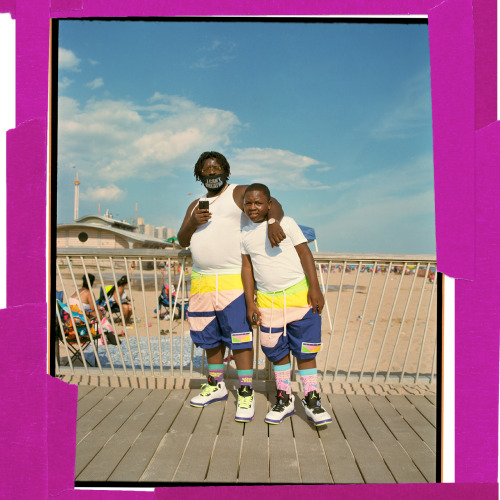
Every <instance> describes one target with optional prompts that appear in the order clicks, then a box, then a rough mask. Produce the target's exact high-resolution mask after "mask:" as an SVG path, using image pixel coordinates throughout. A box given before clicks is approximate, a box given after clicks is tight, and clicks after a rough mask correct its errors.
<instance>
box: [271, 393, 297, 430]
mask: <svg viewBox="0 0 500 500" xmlns="http://www.w3.org/2000/svg"><path fill="white" fill-rule="evenodd" d="M294 402H295V398H294V396H293V395H292V394H287V393H286V392H285V391H283V390H278V392H277V394H276V404H275V405H274V406H273V407H272V408H271V411H270V412H269V413H268V414H267V415H266V418H265V419H264V421H265V422H266V423H268V424H281V422H283V420H285V418H287V417H291V416H292V415H293V413H294V411H295V409H294V406H293V404H294Z"/></svg>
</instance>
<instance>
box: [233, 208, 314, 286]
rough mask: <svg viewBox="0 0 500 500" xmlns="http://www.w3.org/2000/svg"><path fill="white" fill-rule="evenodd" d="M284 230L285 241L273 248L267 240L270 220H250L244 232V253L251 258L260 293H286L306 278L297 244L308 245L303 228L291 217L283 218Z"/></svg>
mask: <svg viewBox="0 0 500 500" xmlns="http://www.w3.org/2000/svg"><path fill="white" fill-rule="evenodd" d="M281 227H282V229H283V231H284V232H285V234H286V238H285V239H284V240H283V241H282V242H281V243H280V244H279V246H278V247H271V242H270V241H269V238H268V237H267V221H264V222H260V223H258V224H255V223H254V222H252V221H250V222H249V223H248V224H247V225H246V226H244V227H243V229H242V231H241V253H243V254H246V255H249V256H250V258H251V259H252V265H253V273H254V278H255V281H256V283H257V290H260V291H261V292H266V293H271V292H278V291H281V290H285V289H286V288H289V287H291V286H292V285H295V284H297V283H298V282H299V281H301V280H302V279H304V276H305V275H304V269H303V268H302V264H301V263H300V258H299V255H298V254H297V250H295V246H296V245H300V244H301V243H305V242H307V239H306V237H305V236H304V234H303V233H302V231H301V229H300V227H299V226H298V225H297V223H296V222H295V221H294V220H293V219H292V218H291V217H286V216H285V217H283V220H282V221H281Z"/></svg>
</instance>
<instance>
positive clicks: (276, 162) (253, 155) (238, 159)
mask: <svg viewBox="0 0 500 500" xmlns="http://www.w3.org/2000/svg"><path fill="white" fill-rule="evenodd" d="M230 163H231V165H232V168H231V171H232V174H231V175H232V176H234V177H245V178H248V176H249V174H251V176H252V179H253V180H254V181H255V182H262V183H264V184H270V185H272V186H276V187H278V186H279V188H280V189H328V188H329V186H327V185H324V184H323V183H322V182H320V181H318V180H312V179H311V178H310V177H308V175H307V174H308V173H309V172H310V170H311V167H316V166H318V165H320V163H319V162H318V161H317V160H314V159H313V158H309V157H308V156H301V155H298V154H296V153H293V152H291V151H283V150H281V149H272V148H247V149H235V150H234V152H233V155H232V156H231V162H230ZM233 167H234V168H233Z"/></svg>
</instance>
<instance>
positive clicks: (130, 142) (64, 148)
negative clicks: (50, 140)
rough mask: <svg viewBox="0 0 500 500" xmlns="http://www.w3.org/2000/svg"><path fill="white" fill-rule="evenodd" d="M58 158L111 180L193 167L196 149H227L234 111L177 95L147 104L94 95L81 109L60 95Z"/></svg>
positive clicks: (234, 124)
mask: <svg viewBox="0 0 500 500" xmlns="http://www.w3.org/2000/svg"><path fill="white" fill-rule="evenodd" d="M59 110H60V119H59V127H58V130H59V136H58V148H59V158H58V160H59V163H60V165H61V166H64V165H65V164H66V165H69V164H72V163H75V164H77V165H78V168H79V169H80V168H81V167H83V168H85V169H86V170H87V171H89V172H92V174H93V175H95V176H98V177H100V178H102V179H107V180H109V181H116V180H117V179H126V178H134V177H141V178H155V179H156V178H162V177H165V176H169V175H170V176H171V175H176V172H177V170H178V169H192V168H193V158H197V157H198V155H199V154H200V151H204V150H212V149H217V148H219V149H221V148H227V146H228V145H229V144H230V142H231V141H230V137H231V135H232V134H233V133H234V132H235V130H236V129H237V128H238V127H239V125H240V124H239V121H238V118H237V117H236V115H234V113H231V112H230V111H225V110H220V109H216V108H207V107H201V106H198V105H196V104H195V103H193V102H191V101H189V100H187V99H183V98H179V97H176V96H165V95H161V94H155V95H154V96H153V98H152V99H151V100H150V103H149V104H148V105H145V106H138V105H136V104H134V103H132V102H129V101H112V100H99V101H98V100H92V101H89V102H87V104H86V105H85V106H84V107H83V108H82V107H81V106H80V105H79V103H78V102H77V101H76V100H74V99H71V98H67V97H61V98H60V99H59Z"/></svg>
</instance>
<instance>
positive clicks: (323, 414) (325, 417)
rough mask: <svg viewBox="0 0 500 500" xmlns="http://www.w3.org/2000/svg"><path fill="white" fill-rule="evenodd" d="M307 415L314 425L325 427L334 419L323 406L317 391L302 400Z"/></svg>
mask: <svg viewBox="0 0 500 500" xmlns="http://www.w3.org/2000/svg"><path fill="white" fill-rule="evenodd" d="M302 404H303V405H304V409H305V410H306V415H307V418H308V419H309V420H312V422H313V423H314V425H316V426H318V425H325V424H328V423H329V422H331V421H332V417H330V415H329V414H328V412H327V411H326V410H325V409H324V408H323V407H322V406H321V401H320V398H319V394H318V392H317V391H311V392H309V393H308V394H307V396H306V397H305V398H304V399H303V400H302Z"/></svg>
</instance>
